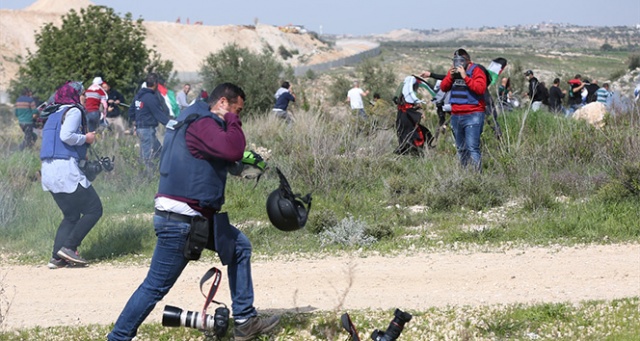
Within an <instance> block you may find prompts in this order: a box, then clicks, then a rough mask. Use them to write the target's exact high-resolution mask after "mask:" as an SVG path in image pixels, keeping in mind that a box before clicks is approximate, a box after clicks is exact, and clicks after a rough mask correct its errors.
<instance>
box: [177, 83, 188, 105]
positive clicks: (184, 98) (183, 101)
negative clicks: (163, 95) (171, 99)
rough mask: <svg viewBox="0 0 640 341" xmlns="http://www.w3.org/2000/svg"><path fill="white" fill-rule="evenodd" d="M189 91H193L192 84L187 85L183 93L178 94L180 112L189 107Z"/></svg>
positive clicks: (183, 88)
mask: <svg viewBox="0 0 640 341" xmlns="http://www.w3.org/2000/svg"><path fill="white" fill-rule="evenodd" d="M189 91H191V84H189V83H187V84H185V85H184V86H183V87H182V91H178V93H177V94H176V101H177V102H178V106H180V111H182V110H184V109H186V108H187V107H188V106H189V101H187V96H188V95H189Z"/></svg>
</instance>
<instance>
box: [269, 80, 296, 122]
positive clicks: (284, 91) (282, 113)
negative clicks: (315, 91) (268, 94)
mask: <svg viewBox="0 0 640 341" xmlns="http://www.w3.org/2000/svg"><path fill="white" fill-rule="evenodd" d="M273 96H274V97H275V98H276V103H275V105H274V106H273V112H274V114H275V115H276V117H277V118H281V119H283V120H285V122H287V124H291V122H292V121H293V116H292V115H291V114H290V113H289V112H288V111H287V108H288V107H289V102H295V101H296V95H295V94H294V93H293V89H291V84H290V83H289V82H286V81H285V82H282V85H281V86H280V88H279V89H278V91H276V93H275V95H273Z"/></svg>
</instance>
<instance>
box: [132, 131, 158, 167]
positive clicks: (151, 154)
mask: <svg viewBox="0 0 640 341" xmlns="http://www.w3.org/2000/svg"><path fill="white" fill-rule="evenodd" d="M136 135H138V138H139V139H140V160H142V163H143V164H144V166H145V168H146V169H147V171H150V170H151V169H153V168H154V164H153V163H154V161H153V160H154V159H157V158H159V157H160V153H161V152H162V145H161V144H160V141H158V138H157V137H156V128H155V127H146V128H136Z"/></svg>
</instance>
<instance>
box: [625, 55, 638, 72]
mask: <svg viewBox="0 0 640 341" xmlns="http://www.w3.org/2000/svg"><path fill="white" fill-rule="evenodd" d="M627 66H628V67H629V70H631V71H633V70H635V69H637V68H639V67H640V54H638V53H633V54H631V55H629V60H628V62H627Z"/></svg>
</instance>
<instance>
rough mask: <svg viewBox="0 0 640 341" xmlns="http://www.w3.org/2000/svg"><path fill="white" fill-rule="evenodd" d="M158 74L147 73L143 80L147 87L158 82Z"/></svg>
mask: <svg viewBox="0 0 640 341" xmlns="http://www.w3.org/2000/svg"><path fill="white" fill-rule="evenodd" d="M159 79H160V76H158V74H157V73H154V72H151V73H150V74H148V75H147V78H146V79H145V82H146V83H147V88H151V87H154V86H156V85H157V84H158V83H159Z"/></svg>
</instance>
